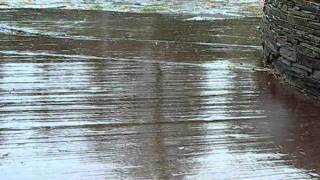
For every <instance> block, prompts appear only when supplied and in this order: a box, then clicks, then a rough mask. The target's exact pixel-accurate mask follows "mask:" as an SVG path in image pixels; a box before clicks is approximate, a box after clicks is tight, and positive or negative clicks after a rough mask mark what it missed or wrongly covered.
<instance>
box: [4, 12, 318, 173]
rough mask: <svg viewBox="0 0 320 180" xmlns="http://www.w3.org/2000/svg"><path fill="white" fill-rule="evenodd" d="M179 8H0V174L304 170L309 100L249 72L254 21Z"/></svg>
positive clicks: (312, 163)
mask: <svg viewBox="0 0 320 180" xmlns="http://www.w3.org/2000/svg"><path fill="white" fill-rule="evenodd" d="M39 14H41V16H39ZM12 17H15V18H14V19H13V18H12ZM187 17H189V16H187V15H186V16H170V15H151V14H126V13H110V12H95V11H70V10H45V11H43V10H19V11H16V10H12V11H6V12H2V11H0V21H1V24H5V25H6V27H10V28H9V29H11V30H10V31H8V28H2V29H1V27H4V26H0V41H1V42H4V43H1V44H0V59H1V60H0V93H1V96H0V102H1V107H0V111H1V113H0V123H1V128H0V158H1V162H0V177H1V178H3V179H21V177H24V178H26V179H43V177H45V178H47V179H61V178H65V177H67V178H68V179H88V178H92V179H105V178H107V179H121V178H122V179H143V178H144V179H152V178H155V179H161V178H162V179H170V178H171V179H175V178H177V179H212V178H214V179H215V178H217V179H234V178H249V179H257V178H259V179H294V178H296V179H309V178H312V177H317V173H319V169H320V168H319V162H320V161H319V158H320V157H319V155H318V151H317V147H319V146H318V144H319V139H320V138H315V137H319V136H320V134H319V133H318V132H319V131H318V129H319V125H320V124H319V123H320V122H319V121H317V118H318V117H319V112H318V108H319V107H318V105H316V104H315V103H313V102H312V101H310V100H308V99H306V98H304V97H302V96H301V95H299V94H296V93H294V92H295V91H293V90H292V89H290V88H288V87H286V86H285V85H281V84H279V83H277V81H274V80H273V79H272V78H271V77H270V76H269V75H267V74H264V73H258V72H254V71H253V70H252V68H253V67H256V66H259V60H260V53H261V52H260V48H259V46H260V43H259V38H258V37H259V34H258V32H257V29H256V26H257V24H258V22H259V19H258V18H243V19H228V20H223V21H222V20H217V21H203V22H195V21H186V20H185V19H187ZM33 21H35V22H41V23H32V22H33ZM56 21H59V22H60V25H61V26H63V27H64V28H59V29H56V28H57V24H55V23H54V22H56ZM73 21H74V22H79V23H76V24H70V22H73ZM25 29H27V30H32V32H36V33H31V34H30V33H29V31H28V32H27V31H25ZM48 32H51V33H48ZM57 34H58V36H57ZM74 37H77V38H74ZM86 37H91V38H86ZM241 37H250V38H241ZM16 172H19V173H16Z"/></svg>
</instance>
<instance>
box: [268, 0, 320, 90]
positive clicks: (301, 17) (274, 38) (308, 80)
mask: <svg viewBox="0 0 320 180" xmlns="http://www.w3.org/2000/svg"><path fill="white" fill-rule="evenodd" d="M262 32H263V35H262V44H263V49H264V56H265V61H266V63H268V64H272V65H273V66H274V68H275V69H276V70H277V71H278V72H279V73H280V74H281V75H283V76H284V77H285V78H287V79H288V80H289V81H290V82H292V83H293V84H294V85H296V86H297V87H299V88H303V89H305V90H306V91H308V92H309V93H311V94H313V95H316V96H320V0H314V1H306V0H266V1H265V6H264V16H263V21H262Z"/></svg>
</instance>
